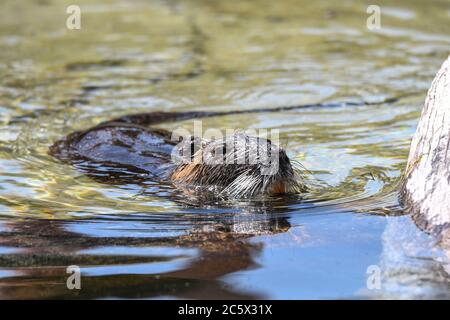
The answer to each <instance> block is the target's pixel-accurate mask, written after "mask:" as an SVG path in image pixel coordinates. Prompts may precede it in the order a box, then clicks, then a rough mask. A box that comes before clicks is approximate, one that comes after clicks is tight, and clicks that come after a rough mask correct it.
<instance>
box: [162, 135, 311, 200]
mask: <svg viewBox="0 0 450 320" xmlns="http://www.w3.org/2000/svg"><path fill="white" fill-rule="evenodd" d="M185 141H186V142H184V143H182V144H181V146H177V148H176V151H175V152H176V154H177V156H176V157H174V158H173V159H176V160H175V162H176V164H177V167H176V168H175V170H174V171H173V173H172V175H171V180H172V181H173V182H174V183H175V184H176V185H177V186H180V187H181V188H184V187H188V188H189V187H194V188H201V190H204V189H207V190H211V191H214V192H217V193H219V194H220V195H221V196H228V197H232V198H249V197H254V196H257V195H274V194H284V193H299V192H302V191H305V189H306V188H305V186H304V185H303V183H302V178H301V176H300V172H299V170H298V169H294V167H293V166H292V164H291V161H290V160H289V158H288V156H287V155H286V152H285V151H284V150H283V149H282V148H280V147H278V146H277V145H275V144H273V143H272V142H271V141H270V140H267V139H263V138H257V137H251V136H248V135H246V134H245V133H235V134H234V135H232V136H228V137H225V138H222V139H217V140H212V141H201V140H200V139H193V138H191V139H185Z"/></svg>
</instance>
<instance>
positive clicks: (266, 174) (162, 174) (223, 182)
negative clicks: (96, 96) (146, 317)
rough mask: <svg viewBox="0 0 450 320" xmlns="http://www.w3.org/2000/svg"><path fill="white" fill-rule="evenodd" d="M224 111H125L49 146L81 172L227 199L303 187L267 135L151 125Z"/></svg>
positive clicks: (295, 173)
mask: <svg viewBox="0 0 450 320" xmlns="http://www.w3.org/2000/svg"><path fill="white" fill-rule="evenodd" d="M220 114H222V113H212V112H182V113H166V112H153V113H145V114H138V115H132V116H125V117H121V118H118V119H114V120H112V121H107V122H104V123H101V124H99V125H97V126H95V127H93V128H91V129H88V130H85V131H78V132H74V133H71V134H69V135H68V136H67V137H65V138H63V139H61V140H59V141H57V142H55V143H54V144H53V145H52V146H51V147H50V154H51V155H53V156H55V157H56V158H58V159H60V160H62V161H65V162H69V163H71V164H73V165H75V166H76V167H77V168H79V169H81V170H82V171H85V172H88V173H90V174H95V175H97V176H99V175H101V176H103V177H107V178H110V179H113V180H114V179H115V180H117V179H118V180H122V181H123V180H127V179H128V180H130V181H131V180H136V179H144V180H145V179H150V180H159V181H165V182H170V183H172V184H173V185H175V186H176V187H177V188H178V189H180V190H183V191H187V192H197V191H201V192H205V191H208V192H211V193H213V194H215V195H219V196H222V197H227V198H249V197H254V196H258V195H275V194H286V193H299V192H301V191H304V190H305V186H304V184H303V182H302V179H301V175H300V174H299V170H297V169H295V168H294V166H293V164H292V162H291V160H290V159H289V158H288V156H287V155H286V152H285V151H284V150H283V149H282V148H281V147H279V146H276V145H275V144H274V143H272V142H271V141H270V140H268V139H264V138H258V137H251V136H248V135H247V134H245V133H244V132H236V133H234V134H233V135H231V136H227V137H225V138H222V139H214V140H209V141H207V140H202V139H199V138H195V137H183V139H182V141H181V142H179V141H173V139H171V133H170V132H168V131H166V130H163V129H155V128H151V127H148V125H154V124H159V123H162V122H167V121H175V120H185V119H192V118H200V117H210V116H214V115H220ZM186 150H187V151H190V152H188V153H186Z"/></svg>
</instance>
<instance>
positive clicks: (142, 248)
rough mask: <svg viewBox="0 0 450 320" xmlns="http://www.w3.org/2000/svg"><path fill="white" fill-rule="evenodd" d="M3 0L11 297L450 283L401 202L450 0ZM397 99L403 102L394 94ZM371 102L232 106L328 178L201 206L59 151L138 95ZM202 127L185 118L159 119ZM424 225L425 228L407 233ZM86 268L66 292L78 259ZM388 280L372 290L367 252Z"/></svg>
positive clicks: (139, 105) (1, 208)
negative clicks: (71, 16) (279, 193)
mask: <svg viewBox="0 0 450 320" xmlns="http://www.w3.org/2000/svg"><path fill="white" fill-rule="evenodd" d="M70 4H73V3H72V1H64V0H60V1H59V0H36V1H25V0H23V1H12V0H3V1H2V10H1V12H0V217H1V218H0V297H1V298H112V297H113V298H114V297H120V298H224V299H228V298H249V299H253V298H285V299H298V298H306V299H311V298H338V299H346V298H443V297H444V298H445V297H447V298H448V297H449V293H450V286H449V280H448V279H449V278H448V274H447V273H446V272H445V271H443V270H444V268H445V263H443V262H442V261H444V260H443V258H444V256H443V255H444V254H443V253H442V252H440V250H439V249H438V248H437V249H436V247H435V246H434V242H433V241H434V240H433V239H432V238H430V237H429V236H427V235H426V234H424V233H422V232H421V231H420V230H418V229H417V228H416V226H415V225H414V223H413V222H412V221H411V220H410V218H409V216H408V215H405V213H404V212H402V210H401V208H400V207H399V205H398V201H397V193H396V190H397V187H398V183H399V179H400V176H401V173H402V170H403V168H404V167H405V163H406V159H407V156H408V150H409V143H410V139H411V137H412V134H413V133H414V131H415V127H416V124H417V120H418V117H419V115H420V110H421V107H422V104H423V101H424V98H425V95H426V91H427V90H428V88H429V86H430V83H431V80H432V78H433V77H434V75H435V73H436V71H437V70H438V68H439V66H440V64H441V63H442V62H443V61H444V59H445V58H446V57H447V55H448V53H449V50H448V49H449V45H450V34H449V29H448V26H449V23H450V15H449V14H448V12H449V10H450V2H448V1H439V0H432V1H418V2H414V3H413V2H411V1H403V0H402V1H381V2H379V5H380V6H381V8H382V28H381V29H380V30H377V31H370V30H368V29H367V28H366V19H367V17H368V15H367V13H366V8H367V5H366V4H365V3H363V2H360V1H340V2H339V3H337V2H336V3H335V2H332V1H308V2H307V1H293V0H292V1H291V0H284V1H265V0H258V1H255V0H251V1H250V0H249V1H226V2H225V1H222V2H218V1H214V2H212V1H206V0H205V1H201V0H191V1H177V0H170V1H162V0H161V1H141V0H134V1H120V0H107V1H94V2H93V1H85V0H80V1H77V4H79V5H80V6H81V11H82V28H81V30H68V29H66V27H65V20H66V18H67V14H66V13H65V11H66V7H67V6H68V5H70ZM393 97H402V98H401V99H399V100H398V101H397V102H394V103H383V101H385V100H386V99H390V98H393ZM339 101H348V102H356V103H363V102H368V103H369V104H367V105H360V106H357V105H350V106H349V105H347V106H341V107H330V108H327V107H321V108H305V109H298V110H291V111H286V112H280V113H259V114H244V115H239V116H223V117H215V118H209V119H206V120H204V121H203V126H204V128H205V129H206V128H220V129H226V128H234V129H237V128H242V129H247V128H251V129H261V128H266V129H278V130H279V132H280V140H281V143H282V145H283V146H284V147H285V148H286V150H287V151H288V154H289V156H290V157H292V158H294V159H296V160H298V161H300V162H301V163H303V165H304V166H305V167H306V168H308V169H309V170H310V171H311V172H312V173H313V174H314V176H315V177H316V178H317V179H318V180H320V181H322V182H324V183H323V184H322V187H320V188H315V189H314V190H313V191H312V192H311V193H309V194H307V195H304V196H303V197H297V198H295V199H283V198H280V199H271V200H270V201H264V202H251V201H250V202H241V203H234V204H231V205H230V204H228V205H225V204H220V203H218V204H209V205H203V206H198V205H195V204H192V203H189V202H185V201H179V199H178V200H177V198H176V197H174V190H173V188H172V187H171V186H166V185H160V184H158V183H157V182H154V181H148V182H147V183H145V184H144V185H142V184H127V185H113V184H101V183H98V182H96V181H94V180H92V179H91V178H89V177H87V176H85V175H83V174H82V173H80V172H78V171H76V170H75V169H74V168H72V167H70V166H68V165H65V164H62V163H60V162H59V161H57V160H56V159H54V158H52V157H50V156H49V155H47V150H48V147H49V145H51V144H52V143H53V142H54V141H55V140H57V139H59V138H61V137H62V136H64V135H66V134H68V133H70V132H72V131H74V130H80V129H85V128H88V127H91V126H93V125H95V124H97V123H99V122H101V121H104V120H108V119H110V118H112V117H116V116H121V115H125V114H129V113H137V112H145V111H156V110H164V111H186V110H213V111H224V110H242V109H252V108H257V107H267V108H269V107H277V106H289V105H302V104H309V103H328V102H339ZM180 126H181V127H183V128H186V129H189V130H192V127H193V121H185V122H182V123H172V124H167V125H165V126H164V127H165V128H167V129H175V128H178V127H180ZM411 243H413V244H414V245H410V244H411ZM69 265H78V266H80V267H81V270H82V289H81V290H73V291H71V290H68V289H67V287H66V279H67V276H68V274H67V273H66V268H67V266H69ZM370 266H376V267H378V268H380V270H381V272H382V287H381V289H379V290H368V288H367V286H366V283H367V277H368V274H367V270H368V268H369V267H370Z"/></svg>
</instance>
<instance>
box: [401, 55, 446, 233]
mask: <svg viewBox="0 0 450 320" xmlns="http://www.w3.org/2000/svg"><path fill="white" fill-rule="evenodd" d="M401 196H402V198H401V200H402V202H403V204H404V206H405V207H406V209H407V210H409V211H410V212H411V213H412V214H413V217H414V218H415V220H416V222H417V224H418V225H419V227H421V228H424V229H426V230H427V231H438V232H441V231H442V230H443V229H446V228H449V227H450V57H449V58H448V59H447V60H446V61H445V62H444V64H443V65H442V67H441V69H440V70H439V72H438V73H437V75H436V77H435V78H434V80H433V83H432V84H431V88H430V90H429V91H428V95H427V98H426V101H425V106H424V108H423V111H422V115H421V118H420V121H419V125H418V127H417V131H416V133H415V135H414V137H413V140H412V143H411V150H410V154H409V159H408V165H407V168H406V172H405V182H404V185H403V187H402V190H401Z"/></svg>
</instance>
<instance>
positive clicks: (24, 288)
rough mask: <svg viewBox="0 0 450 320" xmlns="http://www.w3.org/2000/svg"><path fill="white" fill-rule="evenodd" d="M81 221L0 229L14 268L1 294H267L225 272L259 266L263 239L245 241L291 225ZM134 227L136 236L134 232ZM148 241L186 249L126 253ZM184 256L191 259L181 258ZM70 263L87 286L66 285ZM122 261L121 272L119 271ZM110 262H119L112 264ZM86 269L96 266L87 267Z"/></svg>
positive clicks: (2, 264) (5, 264) (0, 244)
mask: <svg viewBox="0 0 450 320" xmlns="http://www.w3.org/2000/svg"><path fill="white" fill-rule="evenodd" d="M78 223H80V221H77V222H75V221H54V220H53V221H51V220H26V221H17V222H7V223H5V224H4V225H3V226H2V229H4V230H3V231H2V232H1V234H0V252H1V249H2V248H3V249H4V250H5V248H6V249H7V251H6V253H4V252H1V253H2V255H0V268H2V269H3V270H10V271H11V272H12V275H8V274H5V275H4V276H3V277H2V278H0V298H2V299H26V298H31V299H55V298H64V299H71V298H85V299H92V298H108V297H120V298H143V297H146V298H152V297H161V296H170V297H179V298H193V299H257V298H264V297H263V296H260V295H258V294H254V293H245V292H236V291H234V290H233V288H229V287H227V285H226V284H225V283H224V282H223V281H221V277H223V276H225V275H228V274H230V273H233V272H237V271H241V270H246V269H250V268H255V267H257V264H256V263H255V262H254V257H255V256H256V255H258V253H260V251H261V250H262V246H261V245H258V244H251V243H249V242H248V241H246V240H247V239H248V238H250V237H251V236H252V235H254V234H261V233H263V234H264V233H266V234H267V233H269V234H270V233H278V232H285V231H287V230H289V228H290V225H289V222H288V221H287V220H286V219H284V218H277V217H274V216H272V217H270V218H268V219H258V220H251V219H250V220H247V221H245V220H241V222H236V221H234V222H233V221H222V222H215V223H214V224H211V225H209V226H205V225H204V224H202V223H201V222H199V223H198V224H196V223H195V222H190V223H189V227H188V230H187V232H184V233H183V234H182V235H179V236H162V237H141V238H139V237H133V236H130V237H127V236H125V237H117V236H114V237H107V236H106V237H103V236H92V235H87V234H81V233H78V232H74V231H73V230H71V229H73V228H72V227H73V225H76V224H78ZM81 223H83V222H81ZM129 234H130V235H133V231H130V232H129ZM124 247H126V248H125V250H124V251H125V252H124V253H122V254H119V255H118V254H114V253H113V252H114V249H115V248H124ZM99 248H100V249H101V248H103V249H104V252H103V254H95V249H99ZM145 248H147V249H152V248H153V249H154V248H162V250H163V252H164V250H165V249H164V248H166V249H167V251H169V252H170V250H173V249H174V248H176V250H181V251H179V252H178V253H177V254H174V255H172V256H170V255H166V254H151V255H148V254H137V255H136V254H127V252H132V251H133V249H138V250H139V249H145ZM189 249H190V252H192V249H194V251H196V254H186V253H185V252H183V250H187V251H186V252H188V253H189ZM86 250H91V253H89V252H87V251H86ZM92 250H94V252H92ZM108 251H109V252H110V253H109V254H108ZM137 252H139V251H137ZM180 252H181V253H180ZM97 253H98V252H97ZM180 259H181V260H183V259H184V260H185V263H183V264H182V265H180V264H179V263H177V261H179V260H180ZM161 263H163V264H164V263H165V264H166V268H165V269H166V270H164V268H163V270H162V271H161V272H151V271H150V273H146V270H151V269H152V265H158V264H161ZM69 265H78V266H80V267H81V272H82V276H81V285H82V289H81V290H69V289H67V286H66V281H67V278H68V277H69V276H70V274H67V273H66V268H67V267H68V266H69ZM139 265H141V266H142V268H141V269H140V271H138V272H133V271H132V270H136V269H133V266H139ZM117 266H119V267H120V268H121V270H122V271H120V272H117V270H116V271H114V270H115V269H114V267H117ZM167 266H169V267H167ZM96 267H100V272H97V273H96V272H95V270H96ZM109 268H112V269H110V270H109V271H108V269H109ZM128 268H129V269H130V271H129V272H128ZM84 270H91V271H92V270H94V272H91V273H90V272H87V273H84ZM102 270H103V271H102ZM0 276H2V274H1V273H0Z"/></svg>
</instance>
